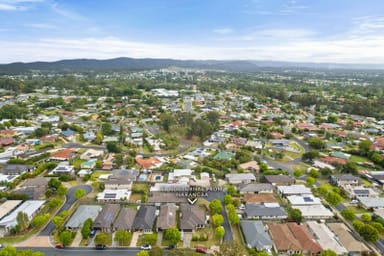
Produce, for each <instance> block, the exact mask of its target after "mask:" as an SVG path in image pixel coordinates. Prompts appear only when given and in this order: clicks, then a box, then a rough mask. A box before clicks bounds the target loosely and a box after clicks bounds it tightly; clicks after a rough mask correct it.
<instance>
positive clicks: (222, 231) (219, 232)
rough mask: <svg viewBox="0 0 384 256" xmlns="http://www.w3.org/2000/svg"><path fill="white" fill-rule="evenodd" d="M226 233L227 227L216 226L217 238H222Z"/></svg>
mask: <svg viewBox="0 0 384 256" xmlns="http://www.w3.org/2000/svg"><path fill="white" fill-rule="evenodd" d="M224 235H225V229H224V227H223V226H220V227H217V228H215V237H216V238H217V239H222V238H223V237H224Z"/></svg>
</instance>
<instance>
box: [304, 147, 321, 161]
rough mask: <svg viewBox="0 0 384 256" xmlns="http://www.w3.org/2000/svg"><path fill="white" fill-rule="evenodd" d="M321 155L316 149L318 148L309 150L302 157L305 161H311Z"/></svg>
mask: <svg viewBox="0 0 384 256" xmlns="http://www.w3.org/2000/svg"><path fill="white" fill-rule="evenodd" d="M317 157H319V151H316V150H311V151H308V152H306V153H304V154H303V155H302V156H301V159H302V160H303V161H304V162H307V161H308V162H311V161H313V160H314V159H315V158H317Z"/></svg>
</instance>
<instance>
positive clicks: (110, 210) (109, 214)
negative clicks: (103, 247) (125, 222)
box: [93, 204, 120, 232]
mask: <svg viewBox="0 0 384 256" xmlns="http://www.w3.org/2000/svg"><path fill="white" fill-rule="evenodd" d="M119 210H120V205H118V204H106V205H104V207H103V209H102V210H101V212H100V213H99V214H98V215H97V217H96V219H95V221H94V222H93V228H94V229H97V230H101V231H103V232H111V231H112V229H113V226H112V224H113V221H114V220H115V218H116V216H117V214H118V213H119Z"/></svg>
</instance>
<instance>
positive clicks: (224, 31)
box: [213, 28, 234, 35]
mask: <svg viewBox="0 0 384 256" xmlns="http://www.w3.org/2000/svg"><path fill="white" fill-rule="evenodd" d="M213 32H214V33H216V34H220V35H226V34H231V33H233V32H234V30H233V29H232V28H217V29H214V30H213Z"/></svg>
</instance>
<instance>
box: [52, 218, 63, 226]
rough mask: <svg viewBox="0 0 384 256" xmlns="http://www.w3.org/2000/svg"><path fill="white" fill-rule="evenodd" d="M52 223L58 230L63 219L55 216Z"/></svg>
mask: <svg viewBox="0 0 384 256" xmlns="http://www.w3.org/2000/svg"><path fill="white" fill-rule="evenodd" d="M52 223H53V225H55V227H56V229H59V228H60V227H61V226H62V225H63V223H64V219H63V217H60V216H55V217H53V218H52Z"/></svg>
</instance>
